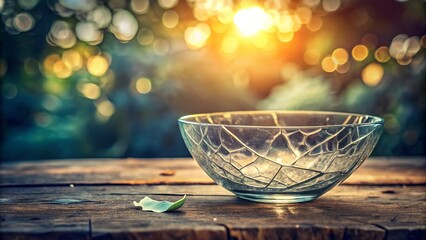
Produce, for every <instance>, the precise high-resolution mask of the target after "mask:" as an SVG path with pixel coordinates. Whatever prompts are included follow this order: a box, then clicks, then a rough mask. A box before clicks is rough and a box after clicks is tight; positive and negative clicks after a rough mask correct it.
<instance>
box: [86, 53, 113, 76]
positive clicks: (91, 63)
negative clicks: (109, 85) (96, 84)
mask: <svg viewBox="0 0 426 240" xmlns="http://www.w3.org/2000/svg"><path fill="white" fill-rule="evenodd" d="M108 67H109V62H108V60H107V59H106V58H105V57H104V56H101V55H97V56H92V57H90V58H89V59H88V60H87V71H89V73H90V74H92V75H93V76H98V77H99V76H102V75H104V74H105V73H106V71H107V70H108Z"/></svg>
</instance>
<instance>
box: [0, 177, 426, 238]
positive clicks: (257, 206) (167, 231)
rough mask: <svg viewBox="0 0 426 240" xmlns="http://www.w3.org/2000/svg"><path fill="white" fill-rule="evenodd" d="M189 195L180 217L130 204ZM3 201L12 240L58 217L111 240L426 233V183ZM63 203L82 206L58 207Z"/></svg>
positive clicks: (94, 190)
mask: <svg viewBox="0 0 426 240" xmlns="http://www.w3.org/2000/svg"><path fill="white" fill-rule="evenodd" d="M184 193H187V194H189V196H188V198H187V202H186V203H185V205H184V207H183V208H182V209H181V210H180V211H177V212H172V213H165V214H158V213H151V212H142V211H141V210H139V209H138V208H135V207H134V206H133V205H132V204H131V203H132V201H133V200H139V199H141V198H142V197H143V196H145V195H148V196H151V197H153V198H156V199H160V200H169V201H173V200H176V199H177V198H179V196H181V195H182V194H184ZM2 196H8V200H7V201H4V200H3V202H2V204H1V205H0V214H1V216H2V230H1V231H2V233H4V231H3V226H4V227H5V229H6V230H7V233H8V234H9V236H12V235H13V233H14V234H17V235H21V234H23V233H22V232H24V233H25V234H26V235H28V234H29V233H31V232H33V233H46V229H45V228H44V227H41V228H40V229H39V226H40V225H39V224H40V223H43V224H44V225H43V226H49V228H48V229H50V230H49V231H50V232H48V233H56V234H57V235H58V233H62V232H61V227H63V226H62V225H55V223H58V219H67V220H68V221H69V223H70V224H71V225H70V227H72V226H73V225H72V224H76V223H78V222H79V221H81V220H82V219H83V220H84V219H85V221H86V223H87V224H86V225H84V221H83V224H82V225H79V226H80V228H79V227H78V226H76V227H75V229H70V232H72V233H81V226H88V224H89V219H90V220H91V221H90V229H91V231H90V232H86V233H87V234H89V235H90V236H91V237H93V238H97V237H98V238H99V237H102V238H106V239H146V238H148V236H149V237H150V238H152V239H161V238H162V237H164V238H165V239H173V238H182V239H226V236H227V235H226V234H229V235H230V236H231V237H234V238H235V239H280V238H281V239H282V238H283V237H284V238H285V236H287V237H289V238H296V239H304V238H306V237H307V236H315V238H317V239H321V238H322V237H325V236H327V237H333V238H335V239H351V238H352V239H384V237H385V236H387V237H388V238H389V237H392V236H394V235H395V236H405V237H410V236H414V237H416V238H417V237H422V236H424V235H425V233H426V229H425V226H424V220H425V217H424V216H426V201H425V200H426V187H425V186H412V187H398V186H394V187H382V186H365V187H358V186H338V187H336V188H335V189H334V190H332V191H331V192H329V193H327V194H326V195H324V196H323V197H321V198H319V199H318V200H316V201H314V202H310V203H304V204H289V205H286V204H261V203H252V202H249V201H245V200H240V199H238V198H236V197H235V196H233V195H231V194H230V193H228V192H226V191H224V190H221V187H219V186H215V185H212V186H206V185H198V186H197V185H194V186H191V187H190V188H188V186H179V185H176V186H109V187H101V186H80V187H79V186H76V187H74V188H64V187H60V186H58V187H30V188H24V187H18V188H14V187H9V188H3V189H2ZM60 199H77V200H81V202H79V203H74V204H57V202H58V201H57V200H60ZM34 216H37V217H36V219H34ZM31 219H33V220H31ZM31 224H32V225H31ZM10 226H13V227H12V228H11V227H10ZM22 229H25V231H23V230H22ZM86 229H87V227H86ZM386 234H387V235H386ZM58 236H61V235H58ZM82 236H84V235H82ZM315 238H314V239H315ZM148 239H149V238H148Z"/></svg>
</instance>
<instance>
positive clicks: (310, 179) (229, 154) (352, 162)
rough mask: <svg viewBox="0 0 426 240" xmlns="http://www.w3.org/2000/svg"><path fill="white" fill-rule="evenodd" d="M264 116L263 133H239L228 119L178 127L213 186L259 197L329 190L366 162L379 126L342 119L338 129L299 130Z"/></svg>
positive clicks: (243, 129) (250, 129)
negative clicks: (214, 182)
mask: <svg viewBox="0 0 426 240" xmlns="http://www.w3.org/2000/svg"><path fill="white" fill-rule="evenodd" d="M267 116H268V117H266V118H265V119H266V121H271V122H270V123H268V125H266V126H265V127H262V126H259V127H255V128H254V127H241V126H239V125H237V124H239V123H238V122H232V121H235V118H231V117H230V116H214V117H212V116H209V115H207V116H206V117H203V118H199V119H195V120H196V122H199V123H207V124H183V125H182V126H181V127H182V130H183V131H184V136H186V138H185V141H186V144H187V145H188V147H189V148H190V149H192V150H191V153H192V154H193V156H194V158H195V159H196V160H197V161H198V162H199V164H200V166H201V167H202V168H204V170H205V171H206V172H207V173H208V174H209V175H213V176H211V177H212V178H213V179H218V180H219V182H218V183H219V184H221V185H223V186H224V187H226V188H228V189H239V190H247V191H251V190H256V191H265V192H274V191H277V192H278V191H279V192H283V191H284V192H286V191H287V192H305V191H314V190H317V189H326V188H331V187H332V186H335V185H336V184H338V183H340V182H341V181H343V180H344V179H345V178H346V177H347V176H349V175H350V174H351V173H352V172H353V171H354V170H355V169H356V168H358V167H359V166H360V165H361V163H362V162H363V160H365V158H367V157H368V156H369V154H370V153H371V151H372V150H373V148H374V146H375V144H376V142H377V140H378V136H379V135H380V132H381V126H380V125H374V124H373V125H362V124H361V125H359V124H357V123H363V121H366V118H364V119H363V116H358V115H355V116H349V117H347V118H345V119H342V122H341V124H342V125H343V126H324V127H300V128H286V127H285V126H286V123H285V121H286V119H282V118H280V117H279V116H277V115H276V114H273V113H272V114H270V115H267ZM237 120H238V119H237ZM242 121H246V120H244V119H242ZM262 121H263V120H262ZM217 123H222V124H217ZM242 124H244V122H243V123H242ZM271 126H278V127H271Z"/></svg>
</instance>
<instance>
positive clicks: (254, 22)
mask: <svg viewBox="0 0 426 240" xmlns="http://www.w3.org/2000/svg"><path fill="white" fill-rule="evenodd" d="M234 23H235V25H236V26H237V28H238V30H239V31H240V33H241V34H242V35H243V36H253V35H255V34H256V33H258V32H259V31H261V30H268V29H269V28H271V26H272V25H273V19H272V17H271V16H270V15H269V14H267V13H266V12H265V10H264V9H263V8H261V7H250V8H245V9H240V10H239V11H238V12H236V13H235V15H234Z"/></svg>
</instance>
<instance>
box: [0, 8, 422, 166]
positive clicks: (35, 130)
mask: <svg viewBox="0 0 426 240" xmlns="http://www.w3.org/2000/svg"><path fill="white" fill-rule="evenodd" d="M250 4H251V5H253V4H255V5H256V6H257V5H259V6H261V7H263V8H265V9H267V11H265V12H264V13H262V12H261V13H260V14H261V15H259V16H260V17H262V16H263V17H265V16H266V17H265V19H266V20H265V26H267V27H268V29H266V27H265V29H262V27H264V26H259V29H260V30H259V33H258V34H257V35H254V36H250V37H245V36H242V34H239V33H238V31H237V30H238V27H241V28H242V27H244V26H238V25H236V26H235V24H236V23H235V24H234V22H233V20H232V19H233V16H234V14H235V13H236V12H237V11H238V9H240V8H241V9H244V8H245V7H247V6H248V5H250ZM424 7H425V3H424V1H421V0H419V1H408V2H398V1H388V2H386V4H384V3H383V2H380V1H376V2H370V1H356V2H354V1H346V0H304V1H281V2H280V1H267V0H265V1H258V2H256V1H226V0H221V1H208V0H206V1H198V0H188V1H175V0H169V1H166V0H161V1H158V2H157V1H148V0H130V1H115V0H110V1H94V0H88V1H82V0H58V1H56V0H48V1H40V2H39V1H37V0H17V1H8V0H6V1H0V12H1V15H2V23H1V24H0V34H1V35H0V37H1V52H0V77H1V96H0V98H1V119H0V124H1V159H2V160H19V159H46V158H81V157H179V156H189V154H188V152H187V150H186V148H185V146H184V144H183V141H182V140H181V137H180V134H179V131H178V127H177V122H176V120H177V118H178V117H179V116H180V115H183V114H188V113H196V112H212V111H230V110H248V109H301V110H304V109H309V110H328V111H345V112H358V113H365V114H374V115H377V116H381V117H383V118H385V120H386V125H385V131H384V133H383V136H382V138H381V140H380V142H379V144H378V146H377V147H376V149H375V152H374V154H375V155H425V154H426V150H425V148H424V145H425V142H426V129H425V112H426V109H425V95H424V90H425V65H426V62H425V58H424V55H425V48H426V37H425V31H424V29H425V25H426V23H425V15H424V13H423V9H424ZM262 14H263V15H262ZM266 14H269V15H266ZM268 16H273V17H274V19H273V20H274V24H275V25H274V26H272V27H271V26H269V25H268V24H269V23H268V22H267V20H268V19H269V18H268ZM271 19H272V18H271ZM277 19H278V20H277ZM290 23H291V24H290ZM240 30H241V29H240ZM364 48H365V49H366V51H367V52H366V55H365V56H364V55H363V54H364V53H363V52H362V51H363V49H364Z"/></svg>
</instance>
